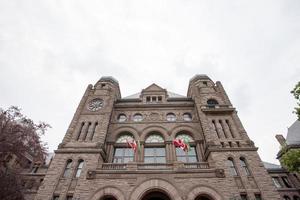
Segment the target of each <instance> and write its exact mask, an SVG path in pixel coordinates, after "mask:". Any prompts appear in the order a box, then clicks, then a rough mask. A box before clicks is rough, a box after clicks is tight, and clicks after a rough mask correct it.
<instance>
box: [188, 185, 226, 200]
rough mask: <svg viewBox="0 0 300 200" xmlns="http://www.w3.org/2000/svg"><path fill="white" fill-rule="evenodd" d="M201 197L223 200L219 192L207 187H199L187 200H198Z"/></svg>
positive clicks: (191, 192)
mask: <svg viewBox="0 0 300 200" xmlns="http://www.w3.org/2000/svg"><path fill="white" fill-rule="evenodd" d="M199 196H203V197H206V198H208V199H211V200H223V198H222V196H221V195H219V193H218V192H217V191H215V190H214V189H212V188H209V187H207V186H197V187H195V188H194V189H193V190H192V191H190V193H189V194H188V196H187V198H186V200H196V199H197V198H198V197H199Z"/></svg>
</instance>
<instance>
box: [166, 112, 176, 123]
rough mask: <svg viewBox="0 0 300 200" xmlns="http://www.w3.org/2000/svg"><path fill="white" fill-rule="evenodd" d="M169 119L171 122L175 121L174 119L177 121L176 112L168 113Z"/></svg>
mask: <svg viewBox="0 0 300 200" xmlns="http://www.w3.org/2000/svg"><path fill="white" fill-rule="evenodd" d="M167 121H169V122H174V121H176V116H175V114H174V113H168V114H167Z"/></svg>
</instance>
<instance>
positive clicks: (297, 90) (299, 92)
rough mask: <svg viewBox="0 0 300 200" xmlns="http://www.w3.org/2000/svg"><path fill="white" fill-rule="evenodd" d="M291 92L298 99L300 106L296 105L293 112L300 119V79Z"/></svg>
mask: <svg viewBox="0 0 300 200" xmlns="http://www.w3.org/2000/svg"><path fill="white" fill-rule="evenodd" d="M291 93H292V94H293V95H294V97H295V99H296V100H297V101H298V102H297V105H298V107H295V110H294V112H293V113H295V114H296V115H297V117H298V120H300V81H299V82H298V83H297V84H296V86H295V87H294V89H293V90H292V91H291Z"/></svg>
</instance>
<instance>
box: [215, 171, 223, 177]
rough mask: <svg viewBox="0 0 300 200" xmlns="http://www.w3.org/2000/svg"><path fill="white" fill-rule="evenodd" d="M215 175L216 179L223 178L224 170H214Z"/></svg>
mask: <svg viewBox="0 0 300 200" xmlns="http://www.w3.org/2000/svg"><path fill="white" fill-rule="evenodd" d="M215 173H216V177H217V178H225V172H224V169H216V170H215Z"/></svg>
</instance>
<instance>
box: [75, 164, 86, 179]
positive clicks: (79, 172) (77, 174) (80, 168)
mask: <svg viewBox="0 0 300 200" xmlns="http://www.w3.org/2000/svg"><path fill="white" fill-rule="evenodd" d="M83 164H84V161H83V160H79V162H78V165H77V169H76V174H75V177H76V178H78V177H79V176H80V174H81V171H82V168H83Z"/></svg>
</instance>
